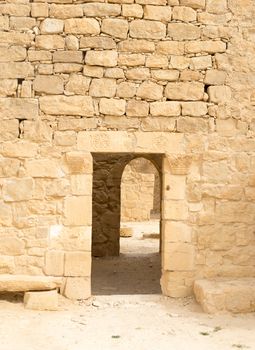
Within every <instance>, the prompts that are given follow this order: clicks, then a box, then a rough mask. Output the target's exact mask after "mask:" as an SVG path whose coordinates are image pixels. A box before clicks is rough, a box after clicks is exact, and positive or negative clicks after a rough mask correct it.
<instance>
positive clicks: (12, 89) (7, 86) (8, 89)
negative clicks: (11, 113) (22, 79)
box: [0, 79, 18, 97]
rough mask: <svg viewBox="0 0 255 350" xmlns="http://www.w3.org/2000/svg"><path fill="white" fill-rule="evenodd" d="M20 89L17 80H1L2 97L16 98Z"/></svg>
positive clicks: (0, 95)
mask: <svg viewBox="0 0 255 350" xmlns="http://www.w3.org/2000/svg"><path fill="white" fill-rule="evenodd" d="M17 88H18V81H17V79H1V80H0V97H5V96H12V97H14V96H16V91H17Z"/></svg>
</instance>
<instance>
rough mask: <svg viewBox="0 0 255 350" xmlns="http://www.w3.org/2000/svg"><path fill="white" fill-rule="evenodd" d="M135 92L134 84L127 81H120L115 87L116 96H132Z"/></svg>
mask: <svg viewBox="0 0 255 350" xmlns="http://www.w3.org/2000/svg"><path fill="white" fill-rule="evenodd" d="M135 94H136V84H134V83H128V82H125V81H124V82H122V83H120V84H119V85H118V87H117V94H116V95H117V96H118V97H124V98H128V97H134V96H135Z"/></svg>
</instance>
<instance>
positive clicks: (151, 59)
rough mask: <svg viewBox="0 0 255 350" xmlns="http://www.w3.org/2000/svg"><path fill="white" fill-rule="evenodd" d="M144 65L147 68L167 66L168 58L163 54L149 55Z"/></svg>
mask: <svg viewBox="0 0 255 350" xmlns="http://www.w3.org/2000/svg"><path fill="white" fill-rule="evenodd" d="M146 67H149V68H167V67H168V58H167V57H165V56H163V55H150V56H148V57H147V59H146Z"/></svg>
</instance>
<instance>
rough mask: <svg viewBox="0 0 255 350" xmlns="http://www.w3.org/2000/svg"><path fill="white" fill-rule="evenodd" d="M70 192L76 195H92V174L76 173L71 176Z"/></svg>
mask: <svg viewBox="0 0 255 350" xmlns="http://www.w3.org/2000/svg"><path fill="white" fill-rule="evenodd" d="M71 192H72V194H73V195H78V196H82V195H84V196H91V195H92V175H88V174H86V175H84V174H77V175H72V176H71Z"/></svg>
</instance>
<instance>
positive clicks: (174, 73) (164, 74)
mask: <svg viewBox="0 0 255 350" xmlns="http://www.w3.org/2000/svg"><path fill="white" fill-rule="evenodd" d="M151 77H152V78H154V79H156V80H167V81H176V80H178V78H179V71H178V70H174V69H153V70H152V71H151Z"/></svg>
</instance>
